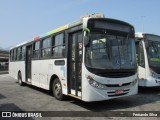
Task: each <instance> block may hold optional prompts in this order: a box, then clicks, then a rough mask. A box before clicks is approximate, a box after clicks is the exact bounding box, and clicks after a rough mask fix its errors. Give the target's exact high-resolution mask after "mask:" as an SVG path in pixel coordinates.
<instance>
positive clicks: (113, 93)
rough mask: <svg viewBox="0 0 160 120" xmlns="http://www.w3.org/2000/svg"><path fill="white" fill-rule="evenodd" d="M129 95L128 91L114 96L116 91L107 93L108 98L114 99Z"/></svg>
mask: <svg viewBox="0 0 160 120" xmlns="http://www.w3.org/2000/svg"><path fill="white" fill-rule="evenodd" d="M128 93H129V89H126V90H124V93H122V94H116V90H115V91H112V92H107V94H108V97H116V96H123V95H126V94H128Z"/></svg>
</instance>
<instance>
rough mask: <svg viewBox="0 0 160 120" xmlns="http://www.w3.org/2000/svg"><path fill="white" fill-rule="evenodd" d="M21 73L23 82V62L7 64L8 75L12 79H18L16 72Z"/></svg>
mask: <svg viewBox="0 0 160 120" xmlns="http://www.w3.org/2000/svg"><path fill="white" fill-rule="evenodd" d="M19 71H20V72H21V75H22V81H23V82H25V63H24V61H17V62H10V63H9V75H10V76H11V77H13V78H14V79H18V78H17V76H18V72H19Z"/></svg>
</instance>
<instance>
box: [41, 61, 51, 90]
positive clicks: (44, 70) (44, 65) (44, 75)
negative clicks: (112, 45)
mask: <svg viewBox="0 0 160 120" xmlns="http://www.w3.org/2000/svg"><path fill="white" fill-rule="evenodd" d="M39 66H40V69H39V70H40V72H39V73H40V74H39V83H40V87H41V88H44V89H49V85H48V84H47V83H48V59H46V60H40V65H39Z"/></svg>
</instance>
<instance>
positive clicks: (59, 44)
mask: <svg viewBox="0 0 160 120" xmlns="http://www.w3.org/2000/svg"><path fill="white" fill-rule="evenodd" d="M64 43H65V42H64V34H63V33H61V34H58V35H56V36H55V37H54V38H53V40H52V56H53V57H54V58H57V57H64V49H65V45H64Z"/></svg>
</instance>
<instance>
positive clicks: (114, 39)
mask: <svg viewBox="0 0 160 120" xmlns="http://www.w3.org/2000/svg"><path fill="white" fill-rule="evenodd" d="M90 35H91V41H90V46H89V47H87V48H86V57H85V59H86V66H87V67H91V68H96V69H135V68H136V63H135V62H136V61H135V60H136V59H135V43H134V39H133V38H130V37H129V36H127V35H126V36H125V37H124V36H115V35H106V34H104V33H91V34H90Z"/></svg>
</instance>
